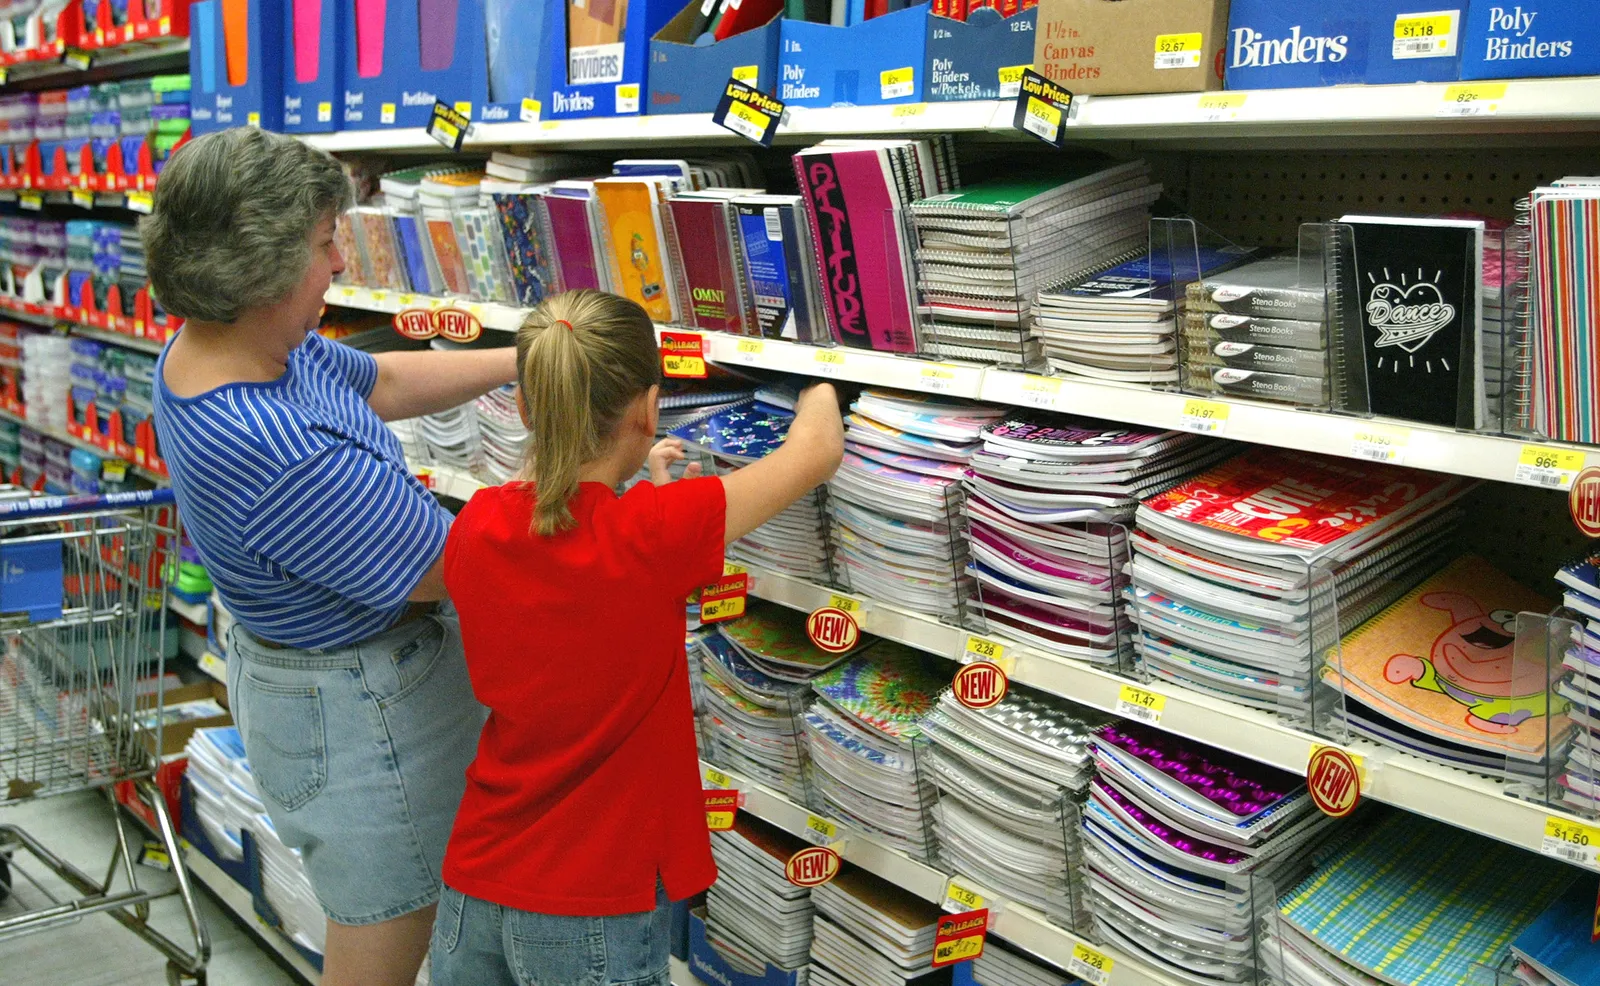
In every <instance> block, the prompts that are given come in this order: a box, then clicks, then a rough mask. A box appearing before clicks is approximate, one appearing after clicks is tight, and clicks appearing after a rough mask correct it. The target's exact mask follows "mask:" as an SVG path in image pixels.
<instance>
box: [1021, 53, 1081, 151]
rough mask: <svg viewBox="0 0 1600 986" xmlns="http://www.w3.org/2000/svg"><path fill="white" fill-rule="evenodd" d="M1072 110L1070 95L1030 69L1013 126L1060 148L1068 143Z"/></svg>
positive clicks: (1027, 72)
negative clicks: (1067, 134) (1068, 121)
mask: <svg viewBox="0 0 1600 986" xmlns="http://www.w3.org/2000/svg"><path fill="white" fill-rule="evenodd" d="M1071 108H1072V93H1071V92H1069V91H1067V90H1066V89H1063V88H1061V87H1060V86H1058V85H1056V84H1055V83H1054V82H1051V81H1050V80H1049V79H1047V78H1045V77H1044V76H1042V75H1040V74H1039V73H1038V72H1035V71H1034V70H1033V69H1031V68H1030V69H1024V70H1023V72H1022V80H1021V82H1020V84H1019V86H1018V90H1017V109H1016V113H1015V114H1014V115H1013V117H1012V120H1011V125H1012V126H1013V127H1015V128H1016V129H1018V130H1021V131H1022V132H1023V133H1026V134H1031V135H1032V136H1034V137H1037V138H1039V139H1040V140H1042V141H1044V142H1045V143H1046V144H1049V145H1050V146H1051V147H1061V146H1063V145H1064V144H1065V143H1066V132H1067V128H1066V122H1067V113H1068V111H1069V110H1070V109H1071Z"/></svg>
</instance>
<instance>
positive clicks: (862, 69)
mask: <svg viewBox="0 0 1600 986" xmlns="http://www.w3.org/2000/svg"><path fill="white" fill-rule="evenodd" d="M928 8H929V5H928V4H921V5H919V6H916V7H908V8H906V9H905V10H898V11H895V12H894V13H892V14H885V15H883V16H882V17H874V18H873V19H872V20H869V21H863V22H862V23H860V24H856V25H853V26H851V27H834V26H832V25H830V24H813V23H810V22H808V21H792V20H784V21H782V22H781V24H782V25H783V37H782V45H781V47H780V52H779V56H778V57H779V64H778V72H779V77H778V98H779V99H781V100H783V101H784V102H785V103H787V104H789V105H790V106H879V105H882V104H885V103H920V102H922V100H923V93H924V91H925V90H924V82H925V80H926V78H927V48H928Z"/></svg>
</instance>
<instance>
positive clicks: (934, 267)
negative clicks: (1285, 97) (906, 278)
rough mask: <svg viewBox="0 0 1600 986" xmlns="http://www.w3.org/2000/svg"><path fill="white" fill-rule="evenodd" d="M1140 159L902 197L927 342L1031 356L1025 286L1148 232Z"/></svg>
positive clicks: (951, 351)
mask: <svg viewBox="0 0 1600 986" xmlns="http://www.w3.org/2000/svg"><path fill="white" fill-rule="evenodd" d="M1149 174H1150V169H1149V166H1148V165H1146V164H1145V163H1144V162H1143V161H1130V162H1128V163H1126V164H1120V165H1114V166H1110V167H1107V166H1106V165H1105V163H1104V162H1103V161H1102V160H1099V159H1086V160H1083V161H1079V162H1076V163H1075V164H1074V165H1073V166H1072V174H1071V175H1069V176H1068V177H1066V178H1064V179H1063V178H1060V177H1052V178H1037V179H1031V180H1028V179H1024V180H1016V181H990V182H982V183H980V184H977V185H972V186H968V187H967V188H966V189H963V190H962V191H959V192H946V193H944V194H941V195H932V196H929V197H928V198H925V199H922V200H921V201H918V202H914V203H912V205H911V219H912V225H913V228H914V230H915V236H916V247H915V258H916V262H917V264H916V269H917V288H918V293H919V295H920V303H919V306H918V314H919V316H921V317H920V319H919V320H920V321H921V324H922V328H923V344H924V349H925V351H927V352H930V353H935V354H937V355H939V356H946V357H955V358H958V359H971V360H980V361H983V362H990V363H1008V364H1020V365H1023V366H1029V367H1034V366H1037V365H1038V364H1039V361H1040V354H1041V350H1040V347H1039V342H1038V340H1037V339H1036V338H1035V337H1034V335H1033V331H1032V326H1031V321H1032V319H1031V317H1030V316H1031V312H1032V310H1033V307H1034V296H1035V295H1036V293H1037V292H1038V291H1039V290H1040V289H1041V288H1044V287H1048V286H1050V285H1053V284H1058V283H1060V282H1061V281H1062V280H1064V279H1068V278H1072V277H1074V276H1077V275H1080V274H1082V273H1083V272H1086V271H1093V270H1098V269H1100V268H1102V267H1104V266H1105V265H1106V264H1107V263H1108V262H1110V261H1112V260H1113V259H1114V258H1118V257H1121V256H1123V255H1125V254H1127V253H1129V252H1131V251H1133V250H1135V249H1138V248H1139V247H1140V246H1141V245H1142V244H1144V243H1145V242H1147V240H1148V234H1149V231H1148V228H1147V222H1148V215H1149V211H1148V210H1149V206H1150V203H1152V202H1154V201H1155V200H1156V198H1157V197H1158V196H1159V195H1160V194H1161V187H1160V186H1159V185H1152V184H1150V181H1149Z"/></svg>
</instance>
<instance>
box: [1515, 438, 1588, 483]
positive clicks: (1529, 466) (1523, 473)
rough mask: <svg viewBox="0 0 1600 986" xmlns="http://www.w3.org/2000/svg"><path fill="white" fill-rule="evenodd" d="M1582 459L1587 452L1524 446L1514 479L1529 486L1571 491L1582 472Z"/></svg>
mask: <svg viewBox="0 0 1600 986" xmlns="http://www.w3.org/2000/svg"><path fill="white" fill-rule="evenodd" d="M1583 462H1584V455H1583V453H1582V452H1580V451H1578V450H1577V449H1563V448H1551V447H1549V446H1546V445H1524V446H1522V455H1521V456H1520V457H1519V458H1518V459H1517V469H1516V473H1515V474H1514V475H1513V476H1512V478H1513V479H1515V480H1516V481H1517V482H1519V483H1527V484H1528V485H1530V486H1543V487H1544V488H1545V489H1551V490H1570V489H1572V481H1573V480H1574V479H1577V478H1578V473H1580V472H1582V471H1583Z"/></svg>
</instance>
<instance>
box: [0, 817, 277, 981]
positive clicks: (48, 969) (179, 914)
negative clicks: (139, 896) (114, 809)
mask: <svg viewBox="0 0 1600 986" xmlns="http://www.w3.org/2000/svg"><path fill="white" fill-rule="evenodd" d="M0 825H15V826H18V827H20V828H22V829H23V830H24V831H26V832H28V834H29V835H31V836H33V837H34V838H35V839H38V840H39V841H40V842H42V843H44V845H45V847H46V848H48V849H50V850H51V851H52V852H55V853H57V854H59V855H61V856H64V857H66V859H67V860H69V861H70V862H72V863H73V864H74V865H76V866H77V867H78V868H79V869H81V870H83V871H84V872H86V873H88V874H90V875H91V876H94V877H95V878H96V879H99V878H100V877H102V876H103V875H104V874H105V869H106V865H107V864H108V863H109V862H110V861H111V847H112V845H114V844H115V841H116V828H115V825H114V823H113V822H112V819H111V809H110V807H109V803H108V802H107V801H106V799H105V797H104V796H103V795H101V794H98V793H84V794H74V795H65V796H62V797H56V798H46V799H44V800H41V801H39V802H37V803H35V804H28V805H22V806H14V807H9V808H0ZM136 834H137V833H135V832H134V831H133V830H131V829H130V835H136ZM25 865H29V867H30V872H32V873H34V875H35V876H41V877H42V875H41V874H39V873H38V865H37V863H31V862H30V863H28V864H25ZM139 877H140V883H141V885H144V884H145V881H147V880H148V881H149V883H148V885H149V886H151V887H157V886H160V887H166V886H171V885H172V877H171V876H170V875H169V874H166V873H162V872H159V871H157V870H153V869H149V868H147V867H140V868H139ZM41 882H43V883H45V885H46V886H53V885H55V884H54V883H53V881H46V880H43V879H42V878H41ZM14 883H15V884H16V885H17V886H16V891H17V892H16V895H15V897H14V898H13V899H11V900H7V901H6V902H4V903H0V918H3V917H7V916H11V915H15V914H17V913H19V912H21V911H22V910H24V909H32V908H33V907H36V906H38V905H39V904H40V903H41V901H42V900H43V897H42V895H41V894H40V892H39V890H38V889H37V888H35V887H33V886H31V885H29V884H27V882H26V881H24V880H14ZM119 885H120V883H119ZM197 898H198V902H199V906H200V913H201V914H202V915H203V917H204V919H205V921H206V925H207V927H208V928H209V929H210V931H211V966H210V982H211V983H212V984H214V986H290V984H292V983H294V982H295V980H294V978H293V977H292V976H290V974H289V973H287V972H285V971H284V970H283V969H282V967H280V966H279V965H278V964H277V963H276V962H274V961H273V959H272V958H271V957H270V956H269V955H268V953H267V952H266V951H264V950H263V949H262V947H261V946H260V945H258V944H256V942H255V940H254V939H253V938H251V937H250V935H249V934H248V933H246V932H245V931H243V930H242V929H240V927H239V926H238V925H237V924H235V923H234V922H233V920H232V919H231V918H229V917H228V916H227V915H226V914H225V913H223V911H222V910H221V909H220V908H219V907H218V906H217V903H216V901H214V900H213V899H212V898H211V897H210V896H209V895H208V894H207V893H206V891H205V890H203V889H198V888H197ZM151 923H152V924H153V925H155V927H157V928H158V929H160V930H161V932H162V933H163V934H166V935H167V936H169V937H171V938H172V939H173V940H174V941H177V942H179V943H180V944H187V941H188V931H187V926H186V923H185V921H184V918H183V911H182V907H181V905H180V904H179V903H178V901H177V898H171V899H168V900H163V901H160V902H158V903H157V904H155V905H153V907H152V915H151ZM0 970H5V971H4V974H3V975H0V979H3V980H4V981H5V982H7V983H16V984H18V986H22V984H27V986H165V984H166V981H167V980H166V960H165V959H164V958H162V957H161V955H160V953H158V952H157V951H156V950H155V949H153V948H151V947H150V946H149V945H147V944H145V943H144V941H143V940H141V939H140V938H138V937H137V936H135V935H134V934H133V933H132V932H130V931H128V930H127V929H125V928H123V927H122V926H121V925H120V924H118V923H117V922H116V921H114V920H112V919H111V918H110V917H107V916H105V915H103V914H94V915H89V916H86V917H84V918H83V919H82V920H80V921H78V922H77V923H76V924H72V925H68V926H66V927H62V928H53V929H50V930H47V931H41V932H39V933H38V934H33V935H26V936H23V937H21V938H15V939H12V940H10V941H4V942H0Z"/></svg>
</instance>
